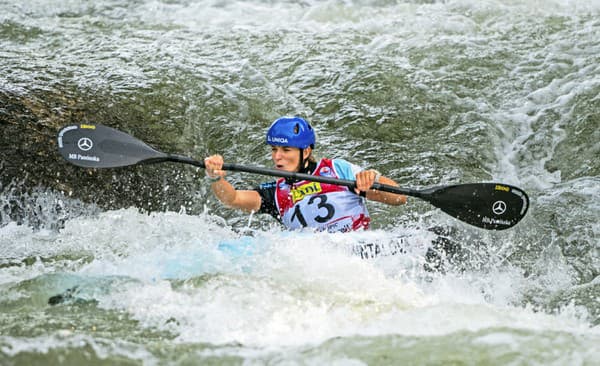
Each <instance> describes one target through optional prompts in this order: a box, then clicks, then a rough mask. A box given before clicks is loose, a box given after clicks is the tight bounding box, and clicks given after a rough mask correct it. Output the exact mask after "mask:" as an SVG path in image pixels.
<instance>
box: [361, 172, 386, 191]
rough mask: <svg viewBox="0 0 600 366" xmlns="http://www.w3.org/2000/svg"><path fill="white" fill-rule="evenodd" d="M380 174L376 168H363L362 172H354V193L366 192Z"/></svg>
mask: <svg viewBox="0 0 600 366" xmlns="http://www.w3.org/2000/svg"><path fill="white" fill-rule="evenodd" d="M380 176H381V174H379V173H378V172H377V171H376V170H363V171H362V172H358V173H357V174H356V188H355V190H356V193H360V192H367V191H368V190H369V189H370V188H371V187H372V186H373V183H375V182H376V181H377V179H379V177H380Z"/></svg>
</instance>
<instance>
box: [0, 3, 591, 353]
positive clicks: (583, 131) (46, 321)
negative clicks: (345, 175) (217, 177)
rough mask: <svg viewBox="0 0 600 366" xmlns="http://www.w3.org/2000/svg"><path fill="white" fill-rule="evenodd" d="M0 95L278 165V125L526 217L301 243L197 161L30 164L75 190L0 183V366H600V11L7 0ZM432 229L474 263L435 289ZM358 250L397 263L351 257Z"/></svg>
mask: <svg viewBox="0 0 600 366" xmlns="http://www.w3.org/2000/svg"><path fill="white" fill-rule="evenodd" d="M0 92H1V93H2V95H11V98H20V100H24V101H29V102H23V104H24V105H26V106H28V108H31V109H33V107H32V106H34V105H36V103H37V104H40V103H42V104H44V103H46V104H47V105H50V108H48V112H47V113H46V114H44V118H43V120H44V121H49V120H52V121H55V122H56V124H57V125H61V124H68V123H73V122H74V120H73V118H72V116H73V114H69V115H67V113H66V112H65V111H66V110H67V109H69V108H71V107H70V106H73V105H75V104H76V105H77V108H75V109H76V110H77V111H78V112H77V113H78V114H77V116H81V122H95V123H101V124H105V125H108V126H113V127H117V128H121V129H125V130H126V131H128V132H129V133H132V134H134V135H136V136H138V137H139V138H143V139H144V140H145V141H147V142H148V143H150V144H153V145H155V146H159V147H160V148H161V149H163V150H167V151H170V152H176V153H180V154H184V155H188V156H192V157H194V158H197V159H202V158H203V157H205V156H207V155H208V154H213V153H220V154H222V155H223V156H224V157H225V160H226V161H228V162H235V163H240V164H248V165H260V166H267V167H270V164H271V162H270V150H269V149H268V147H267V146H266V145H265V143H264V133H265V130H266V128H267V127H268V126H269V125H270V123H271V122H272V121H273V120H274V119H275V118H277V117H279V116H282V115H301V116H304V117H305V118H307V119H308V120H309V121H311V123H312V124H313V125H314V127H315V129H316V132H317V149H316V152H317V155H318V156H321V157H335V158H344V159H347V160H349V161H352V162H354V163H356V164H358V165H361V166H364V167H372V168H376V169H378V170H380V171H381V172H383V173H384V174H385V175H386V176H389V177H391V178H393V179H395V180H396V181H397V182H398V183H399V184H400V185H401V186H404V187H411V188H424V187H430V186H435V185H443V184H453V183H467V182H493V181H498V182H504V183H507V184H512V185H516V186H519V187H521V188H523V189H524V190H525V191H526V192H527V193H528V194H529V196H530V199H531V207H530V210H529V212H528V214H527V216H526V217H525V218H524V219H523V221H521V222H520V223H519V224H518V225H516V226H515V227H513V228H511V229H509V230H505V231H486V230H483V229H478V228H475V227H472V226H469V225H467V224H464V223H462V222H461V221H459V220H456V219H454V218H452V217H450V216H448V215H446V214H444V213H443V212H441V211H440V210H438V209H436V208H435V207H433V206H431V205H429V204H427V203H425V202H424V201H420V200H419V199H415V198H412V199H409V202H408V204H407V205H405V206H400V207H389V206H385V205H382V204H379V203H369V206H368V207H369V210H370V212H371V215H372V218H373V225H372V226H373V230H372V231H371V232H365V233H354V234H345V235H342V234H328V233H304V232H303V233H288V232H285V231H283V230H282V228H281V227H280V226H279V225H278V224H277V223H275V222H274V221H273V220H272V219H271V218H269V217H266V216H263V215H247V214H244V213H240V212H237V211H233V210H230V209H227V208H225V207H223V206H222V205H221V204H220V203H218V202H216V200H215V198H214V197H213V196H212V194H211V193H210V191H209V189H208V183H207V182H206V181H205V180H204V179H203V176H204V174H203V171H202V170H197V169H195V168H192V167H182V166H180V165H177V164H172V163H165V164H160V168H159V167H141V168H137V167H135V168H120V169H111V170H109V171H108V173H102V174H104V175H93V174H96V173H93V172H86V170H85V169H79V168H73V167H65V166H66V163H65V162H64V161H62V159H61V158H60V157H59V155H58V154H55V155H56V156H52V155H50V159H49V160H44V163H43V164H42V163H40V160H37V158H36V157H35V156H33V157H32V158H29V157H27V159H29V161H28V162H27V165H23V166H25V167H26V168H25V169H28V170H29V171H28V172H29V173H28V174H30V175H31V176H35V175H36V174H38V173H39V172H40V171H43V170H44V169H50V170H53V171H57V172H61V174H56V175H55V176H53V177H52V179H49V178H48V179H46V180H44V179H40V180H38V181H37V182H36V184H29V183H28V182H27V180H24V179H21V178H22V177H19V178H18V179H17V178H16V177H11V176H4V177H3V180H2V181H3V182H4V184H3V185H2V186H0V206H1V208H2V211H1V212H0V219H1V221H0V310H1V311H0V364H2V365H47V364H55V365H59V364H60V365H84V364H85V365H95V364H106V365H130V364H144V365H165V364H173V365H190V364H214V365H236V364H274V365H279V364H285V365H290V364H292V365H295V364H302V365H304V364H309V365H329V364H336V365H362V364H369V365H388V364H397V365H402V364H415V365H420V364H427V365H446V364H453V365H481V364H498V365H504V364H510V365H598V364H600V347H598V345H599V344H600V240H599V238H600V224H599V222H600V2H599V1H596V0H571V1H567V0H540V1H536V0H521V1H517V0H504V1H502V0H482V1H475V0H456V1H452V0H448V1H441V0H440V1H436V0H413V1H392V0H344V1H342V0H340V1H316V0H308V1H300V0H289V1H277V0H273V1H270V0H250V1H236V0H132V1H117V0H98V1H84V0H66V1H51V0H30V1H20V0H19V1H17V0H5V1H2V2H0ZM50 99H51V100H50ZM15 110H16V109H15V107H14V106H13V105H0V117H1V118H0V128H2V129H3V130H4V131H9V130H10V131H13V130H14V128H15V127H14V126H15V124H19V123H21V122H20V121H19V120H18V119H17V120H16V122H15V120H13V119H11V120H9V119H8V117H6V116H8V115H14V113H15V112H14V111H15ZM11 113H12V114H11ZM68 116H71V117H69V118H67V117H68ZM9 121H12V122H9ZM23 121H24V120H23ZM22 123H23V125H24V127H27V128H26V129H25V128H24V129H23V134H24V135H23V136H26V135H27V134H28V133H30V132H31V130H36V129H37V130H38V131H39V130H40V129H41V128H42V127H36V126H35V125H31V124H27V126H25V122H22ZM57 131H58V129H52V130H51V131H50V132H49V133H51V134H55V133H56V132H57ZM3 134H5V132H3ZM19 141H21V140H19ZM32 141H33V140H32ZM19 143H20V142H19ZM15 144H17V142H15ZM13 148H16V147H13V146H12V144H11V143H10V141H9V142H8V143H6V144H5V146H0V153H1V154H2V161H1V162H0V172H3V171H8V168H10V166H11V164H14V162H15V161H19V164H21V163H23V164H24V162H22V161H21V160H20V159H24V158H23V156H21V155H18V154H14V153H13V152H14V151H16V150H14V149H13ZM18 148H21V149H22V151H26V150H27V149H31V148H35V144H33V143H32V144H31V145H29V144H28V145H26V146H25V145H23V146H19V147H18ZM48 149H49V150H52V151H55V147H54V146H50V147H49V148H48ZM11 162H12V163H11ZM3 169H6V170H3ZM69 169H70V170H69ZM134 169H140V170H137V171H135V172H137V173H136V174H138V173H139V174H145V175H144V177H145V178H144V179H132V178H131V177H132V175H131V174H132V173H131V172H132V171H133V170H134ZM144 169H146V170H144ZM148 169H156V170H148ZM148 172H150V173H148ZM2 174H5V173H2ZM6 174H8V173H6ZM75 174H81V175H78V176H75ZM171 176H172V177H176V179H170V177H171ZM84 177H87V178H84ZM86 179H87V180H86ZM228 179H229V180H230V181H231V182H233V183H234V184H235V185H236V186H237V187H240V188H241V187H247V188H250V187H253V186H256V185H257V184H258V183H260V182H263V181H268V180H269V178H268V177H262V176H259V175H252V174H245V173H230V175H229V176H228ZM88 183H89V184H93V187H95V188H94V189H91V188H89V187H92V186H90V185H89V184H88ZM61 187H62V188H61ZM86 187H88V188H86ZM111 187H114V189H115V192H117V193H114V194H112V193H111ZM123 187H125V188H123ZM149 187H153V189H154V190H150V188H149ZM156 187H158V188H156ZM86 189H87V190H86ZM148 192H150V193H148ZM152 192H154V193H152ZM156 192H158V193H156ZM170 197H171V198H170ZM17 211H18V212H19V214H18V215H17V214H15V212H17ZM432 227H438V228H439V227H443V228H445V229H446V230H445V235H446V237H447V238H446V239H447V240H448V241H449V242H451V243H452V246H453V247H454V248H455V249H456V250H457V251H458V252H460V255H456V256H454V257H450V256H449V257H444V255H443V254H444V253H442V255H441V257H440V260H441V267H440V268H439V269H435V270H432V269H431V267H430V266H428V265H427V261H426V256H425V254H424V253H425V252H426V247H427V246H428V245H429V243H430V242H431V239H432V238H435V237H436V235H434V234H433V233H432V232H431V231H430V230H428V229H430V228H432ZM402 238H406V240H404V239H402ZM403 240H404V241H403ZM365 243H388V244H390V245H391V244H393V243H395V244H398V243H400V245H401V246H402V250H400V251H399V252H400V253H397V254H396V255H386V256H379V257H377V258H368V259H363V258H360V256H357V255H356V253H354V254H353V253H352V252H351V251H349V250H348V248H351V247H353V246H355V245H357V244H365ZM388 254H389V253H388ZM56 296H58V297H56ZM51 298H52V299H54V300H56V299H58V301H56V303H55V304H50V303H49V299H51Z"/></svg>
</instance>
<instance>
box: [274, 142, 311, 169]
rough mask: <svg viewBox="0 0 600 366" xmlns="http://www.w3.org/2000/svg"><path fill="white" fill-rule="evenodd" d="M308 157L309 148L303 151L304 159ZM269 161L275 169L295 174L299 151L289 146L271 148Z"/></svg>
mask: <svg viewBox="0 0 600 366" xmlns="http://www.w3.org/2000/svg"><path fill="white" fill-rule="evenodd" d="M309 155H310V148H308V149H304V158H305V159H306V158H308V156H309ZM271 159H273V164H275V168H277V169H280V170H285V171H286V172H297V171H298V168H299V165H300V149H299V148H297V147H290V146H271Z"/></svg>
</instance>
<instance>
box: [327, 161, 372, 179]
mask: <svg viewBox="0 0 600 366" xmlns="http://www.w3.org/2000/svg"><path fill="white" fill-rule="evenodd" d="M331 164H332V166H333V168H334V169H335V171H336V173H337V175H338V176H339V177H340V178H342V179H350V180H352V179H354V177H355V176H356V174H357V173H358V172H360V171H362V170H364V169H363V168H362V167H360V166H358V165H356V164H353V163H351V162H349V161H347V160H344V159H331Z"/></svg>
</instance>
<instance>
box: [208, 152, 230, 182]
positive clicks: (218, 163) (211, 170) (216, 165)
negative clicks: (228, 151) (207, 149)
mask: <svg viewBox="0 0 600 366" xmlns="http://www.w3.org/2000/svg"><path fill="white" fill-rule="evenodd" d="M204 166H205V167H206V175H207V176H208V178H210V180H212V181H215V182H216V181H218V180H220V178H223V177H225V175H226V174H227V173H226V172H225V170H223V157H222V156H221V155H211V156H209V157H207V158H205V159H204Z"/></svg>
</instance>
